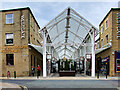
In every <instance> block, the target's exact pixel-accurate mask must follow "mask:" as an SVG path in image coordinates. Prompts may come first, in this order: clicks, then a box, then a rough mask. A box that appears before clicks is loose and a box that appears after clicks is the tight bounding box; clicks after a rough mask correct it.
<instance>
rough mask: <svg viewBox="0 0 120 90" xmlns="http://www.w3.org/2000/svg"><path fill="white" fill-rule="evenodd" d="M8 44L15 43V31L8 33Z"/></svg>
mask: <svg viewBox="0 0 120 90" xmlns="http://www.w3.org/2000/svg"><path fill="white" fill-rule="evenodd" d="M6 44H13V33H7V34H6Z"/></svg>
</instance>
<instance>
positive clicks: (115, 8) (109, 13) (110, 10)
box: [99, 8, 120, 26]
mask: <svg viewBox="0 0 120 90" xmlns="http://www.w3.org/2000/svg"><path fill="white" fill-rule="evenodd" d="M112 10H120V8H111V9H110V10H109V12H108V13H107V15H106V16H105V17H104V18H103V20H102V21H101V22H100V24H99V26H100V25H101V24H102V23H103V21H104V20H105V19H106V17H107V16H108V15H109V14H110V12H111V11H112Z"/></svg>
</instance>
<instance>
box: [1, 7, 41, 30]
mask: <svg viewBox="0 0 120 90" xmlns="http://www.w3.org/2000/svg"><path fill="white" fill-rule="evenodd" d="M25 9H28V10H29V11H30V13H31V15H32V17H33V19H34V20H35V22H36V24H37V26H38V27H39V29H40V26H39V24H38V22H37V20H36V19H35V17H34V15H33V13H32V11H31V9H30V8H29V7H23V8H13V9H5V10H0V12H7V11H17V10H25Z"/></svg>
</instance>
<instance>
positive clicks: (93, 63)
mask: <svg viewBox="0 0 120 90" xmlns="http://www.w3.org/2000/svg"><path fill="white" fill-rule="evenodd" d="M91 75H92V77H95V29H93V34H92V74H91Z"/></svg>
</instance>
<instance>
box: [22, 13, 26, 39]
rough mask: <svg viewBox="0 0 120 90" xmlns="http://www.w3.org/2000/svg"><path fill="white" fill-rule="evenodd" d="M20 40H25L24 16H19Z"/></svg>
mask: <svg viewBox="0 0 120 90" xmlns="http://www.w3.org/2000/svg"><path fill="white" fill-rule="evenodd" d="M21 38H25V22H24V15H22V16H21Z"/></svg>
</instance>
